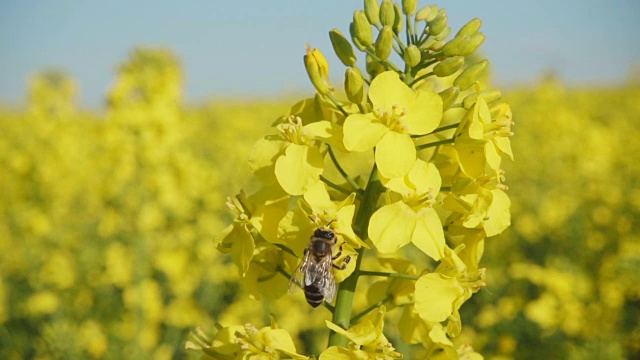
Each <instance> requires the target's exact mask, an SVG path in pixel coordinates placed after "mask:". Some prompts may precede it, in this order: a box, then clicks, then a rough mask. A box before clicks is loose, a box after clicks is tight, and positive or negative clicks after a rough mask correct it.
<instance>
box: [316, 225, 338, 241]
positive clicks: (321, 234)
mask: <svg viewBox="0 0 640 360" xmlns="http://www.w3.org/2000/svg"><path fill="white" fill-rule="evenodd" d="M313 236H315V237H318V238H322V239H327V240H333V238H334V237H335V236H336V235H335V233H334V232H333V230H331V229H330V228H318V229H317V230H316V231H315V232H314V233H313Z"/></svg>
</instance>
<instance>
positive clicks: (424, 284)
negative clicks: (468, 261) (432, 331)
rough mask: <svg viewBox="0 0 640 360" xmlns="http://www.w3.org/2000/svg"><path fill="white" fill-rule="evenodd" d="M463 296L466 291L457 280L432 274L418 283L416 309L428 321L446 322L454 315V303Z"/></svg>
mask: <svg viewBox="0 0 640 360" xmlns="http://www.w3.org/2000/svg"><path fill="white" fill-rule="evenodd" d="M463 294H464V289H463V288H462V286H460V283H459V282H458V281H457V280H456V279H455V278H450V277H447V276H444V275H442V274H438V273H430V274H427V275H424V276H422V277H420V278H419V279H418V280H417V281H416V303H415V307H416V310H418V314H419V315H420V317H421V318H423V319H425V320H427V321H431V322H441V321H445V320H446V319H447V318H448V317H449V315H451V314H452V313H453V307H454V304H453V303H454V301H455V300H456V299H457V298H458V297H460V296H462V295H463Z"/></svg>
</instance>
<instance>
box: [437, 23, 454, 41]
mask: <svg viewBox="0 0 640 360" xmlns="http://www.w3.org/2000/svg"><path fill="white" fill-rule="evenodd" d="M449 34H451V26H447V27H446V28H444V30H442V31H441V32H440V34H438V35H436V36H434V38H436V40H444V39H446V38H447V36H449Z"/></svg>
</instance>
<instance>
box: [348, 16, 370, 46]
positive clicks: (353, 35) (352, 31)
mask: <svg viewBox="0 0 640 360" xmlns="http://www.w3.org/2000/svg"><path fill="white" fill-rule="evenodd" d="M355 28H356V25H355V23H354V22H353V21H352V22H351V24H349V34H351V41H353V45H355V46H356V48H357V49H358V50H360V51H366V49H367V47H366V46H364V45H362V44H361V43H360V40H358V38H357V37H356V31H355ZM371 36H373V33H372V34H371Z"/></svg>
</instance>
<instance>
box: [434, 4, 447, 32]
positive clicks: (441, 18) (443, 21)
mask: <svg viewBox="0 0 640 360" xmlns="http://www.w3.org/2000/svg"><path fill="white" fill-rule="evenodd" d="M448 21H449V18H448V16H447V12H446V11H445V10H444V9H442V10H440V11H439V12H438V16H436V18H435V19H433V21H431V22H430V23H429V33H430V34H431V35H438V34H440V33H441V32H442V30H444V28H445V27H447V22H448Z"/></svg>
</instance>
